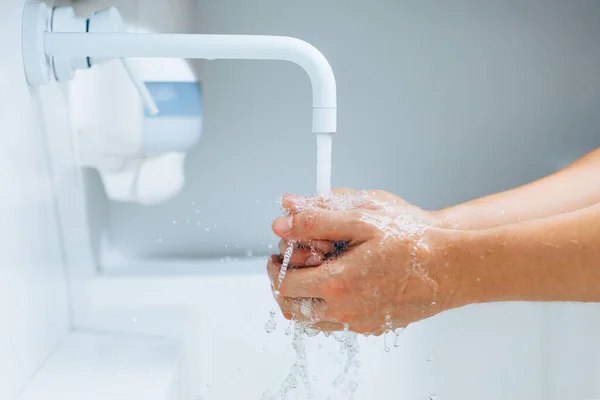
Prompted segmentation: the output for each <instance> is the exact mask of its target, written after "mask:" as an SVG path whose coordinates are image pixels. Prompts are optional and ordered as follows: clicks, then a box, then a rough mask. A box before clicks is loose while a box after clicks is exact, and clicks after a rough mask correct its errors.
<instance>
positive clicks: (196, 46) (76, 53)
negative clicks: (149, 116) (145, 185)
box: [22, 3, 337, 133]
mask: <svg viewBox="0 0 600 400" xmlns="http://www.w3.org/2000/svg"><path fill="white" fill-rule="evenodd" d="M109 10H112V11H105V12H104V13H101V14H96V13H95V14H93V15H92V16H91V17H90V19H88V20H86V19H78V18H76V17H75V16H74V14H73V13H72V11H70V12H69V11H62V12H61V14H59V15H53V12H52V10H50V9H49V8H48V7H47V6H46V5H45V4H43V3H27V4H25V6H24V9H23V20H22V52H23V64H24V68H25V75H26V77H27V81H28V82H29V84H30V85H32V86H40V85H45V84H47V83H48V82H49V81H50V76H51V71H52V72H53V74H54V76H55V77H56V78H57V79H58V80H68V79H71V78H72V77H73V74H72V70H74V69H77V68H88V67H90V66H91V65H92V64H94V63H95V60H103V59H113V58H120V59H121V60H122V61H123V65H124V66H125V68H126V70H127V71H128V74H129V76H130V78H131V79H132V82H133V83H134V86H135V87H136V89H137V90H138V92H139V93H140V95H141V96H142V99H143V101H144V104H145V107H146V109H147V110H149V111H150V112H154V113H155V112H156V109H155V108H154V109H153V107H155V105H154V106H153V101H152V99H151V97H150V96H149V95H148V94H147V91H146V88H145V86H144V84H143V82H141V80H140V79H139V78H137V75H136V73H135V71H133V69H132V68H131V66H130V65H129V64H128V63H127V60H126V58H128V57H140V58H143V57H151V58H199V59H207V60H217V59H222V60H224V59H227V60H233V59H246V60H285V61H290V62H292V63H295V64H297V65H299V66H300V67H301V68H302V69H304V71H306V73H307V74H308V76H309V78H310V81H311V84H312V107H313V121H312V130H313V132H315V133H333V132H335V131H336V129H337V95H336V84H335V77H334V75H333V71H332V69H331V66H330V65H329V62H328V61H327V59H326V58H325V57H324V56H323V54H322V53H321V52H319V51H318V50H317V49H316V48H315V47H313V46H312V45H310V44H308V43H306V42H304V41H302V40H299V39H295V38H290V37H280V36H259V35H200V34H136V33H123V32H121V30H122V29H121V27H120V26H119V24H120V23H122V22H118V21H120V16H118V18H117V19H116V20H115V19H114V18H116V17H115V12H116V9H114V8H112V9H109ZM117 14H118V12H117ZM94 21H96V22H99V24H95V23H94ZM114 21H117V22H116V23H112V25H111V22H114ZM90 28H91V29H90Z"/></svg>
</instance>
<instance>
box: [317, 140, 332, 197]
mask: <svg viewBox="0 0 600 400" xmlns="http://www.w3.org/2000/svg"><path fill="white" fill-rule="evenodd" d="M332 136H333V134H331V133H317V194H318V195H320V196H327V195H329V194H330V193H331V145H332V139H333V137H332Z"/></svg>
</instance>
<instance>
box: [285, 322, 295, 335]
mask: <svg viewBox="0 0 600 400" xmlns="http://www.w3.org/2000/svg"><path fill="white" fill-rule="evenodd" d="M293 324H294V321H290V323H289V324H288V327H287V328H286V330H285V335H286V336H290V335H291V334H292V325H293Z"/></svg>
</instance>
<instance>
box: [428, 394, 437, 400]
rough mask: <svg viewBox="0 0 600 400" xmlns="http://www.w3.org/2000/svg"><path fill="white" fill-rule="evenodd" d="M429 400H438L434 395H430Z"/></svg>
mask: <svg viewBox="0 0 600 400" xmlns="http://www.w3.org/2000/svg"><path fill="white" fill-rule="evenodd" d="M429 400H438V395H437V394H435V393H432V394H430V395H429Z"/></svg>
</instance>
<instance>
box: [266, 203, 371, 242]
mask: <svg viewBox="0 0 600 400" xmlns="http://www.w3.org/2000/svg"><path fill="white" fill-rule="evenodd" d="M272 228H273V232H275V234H276V235H277V236H279V237H281V238H282V239H287V240H292V239H307V238H310V239H317V240H335V241H360V240H366V239H368V238H369V237H370V236H371V233H372V232H371V229H370V226H369V225H368V224H365V223H363V222H362V221H361V220H360V218H358V217H357V214H355V213H353V212H351V211H327V210H320V209H319V210H311V211H305V212H301V213H299V214H294V215H292V216H288V217H279V218H277V219H276V220H275V221H274V222H273V226H272Z"/></svg>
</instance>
